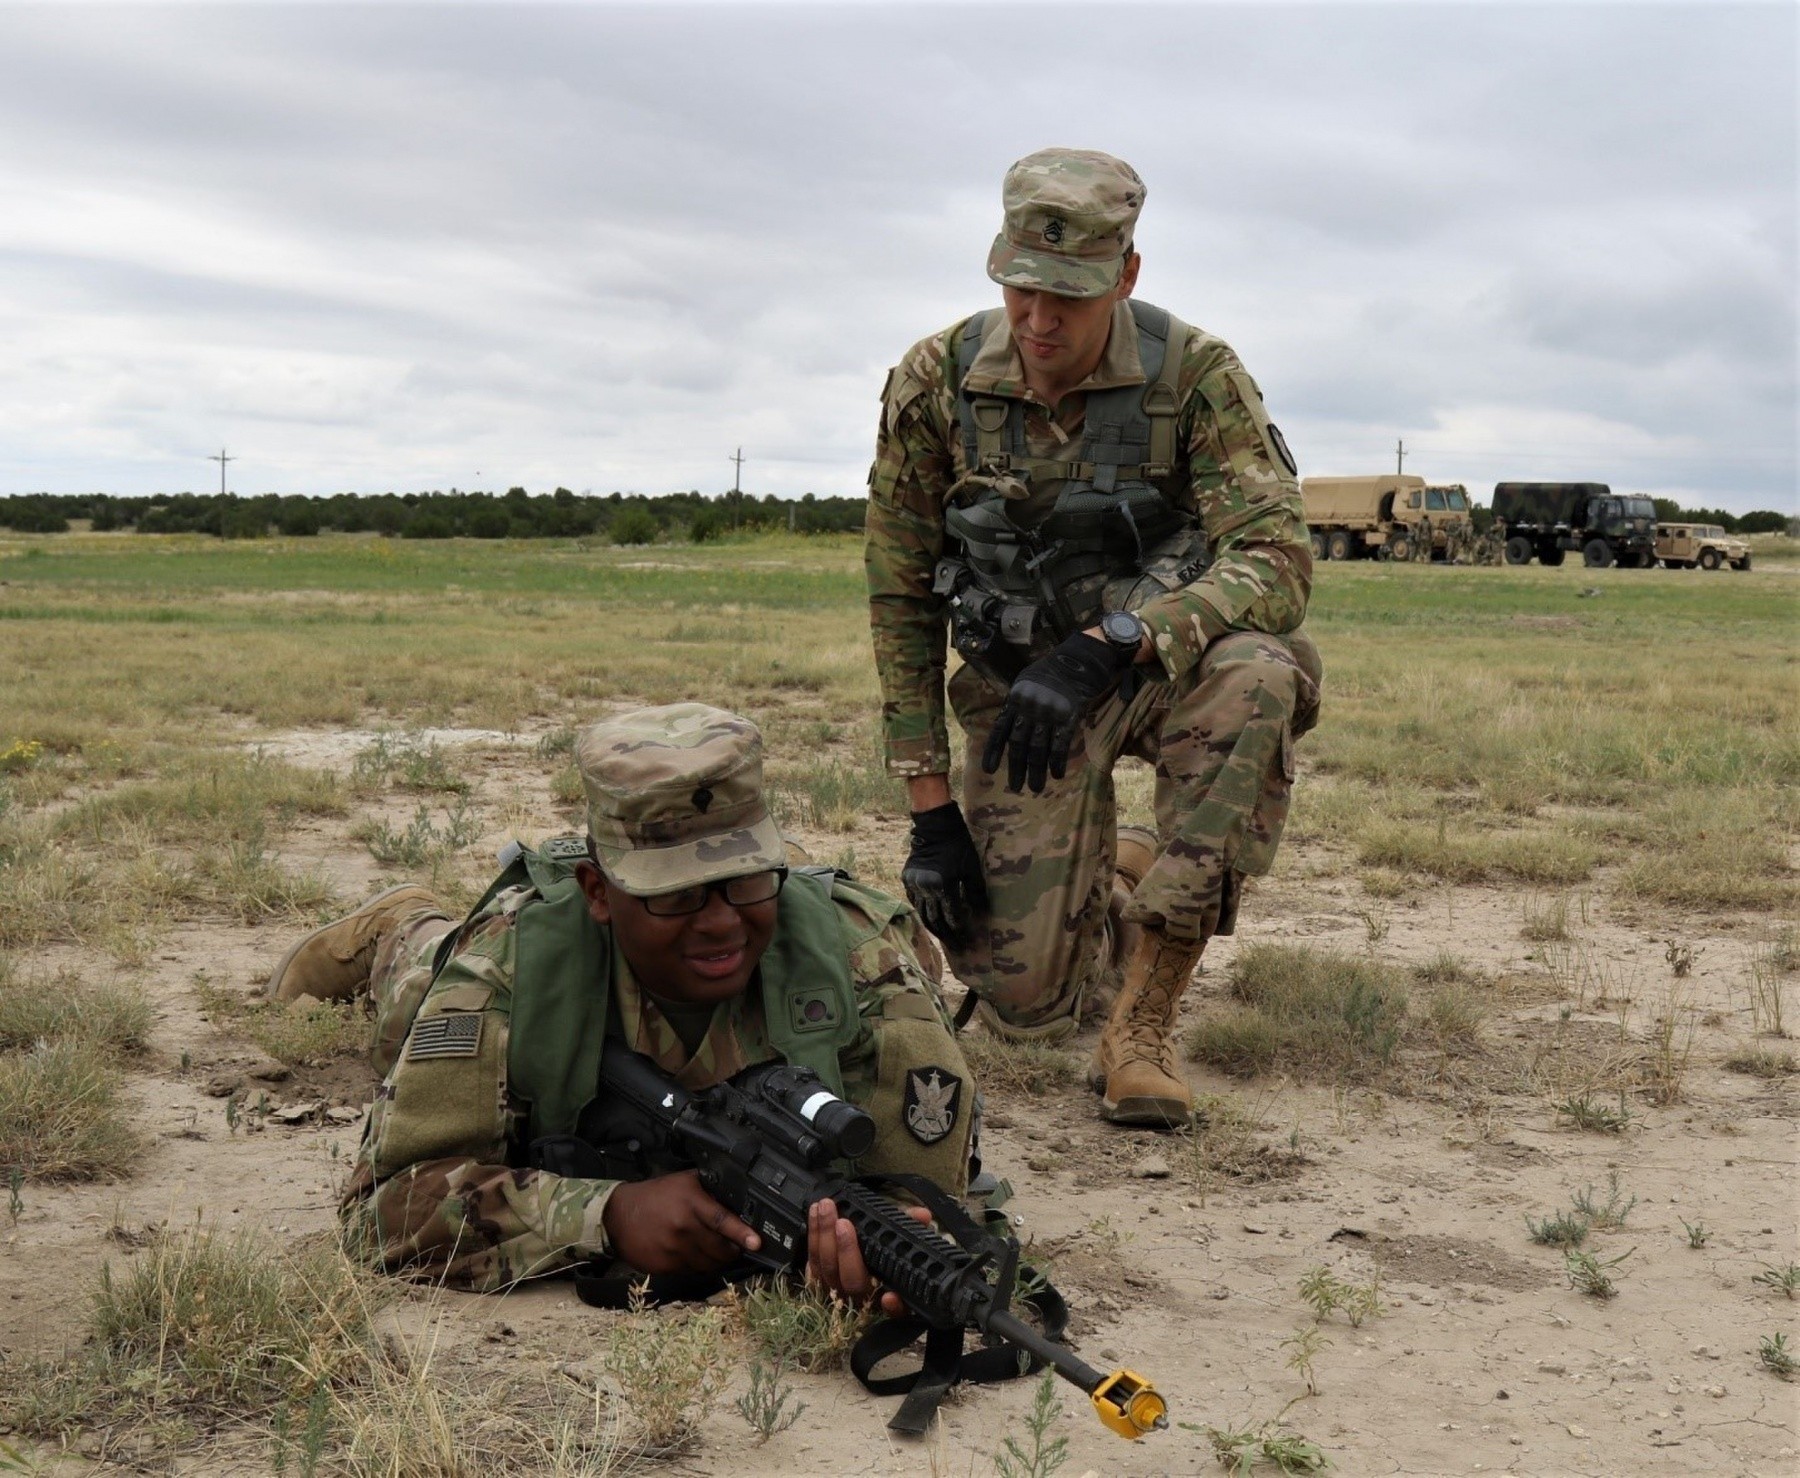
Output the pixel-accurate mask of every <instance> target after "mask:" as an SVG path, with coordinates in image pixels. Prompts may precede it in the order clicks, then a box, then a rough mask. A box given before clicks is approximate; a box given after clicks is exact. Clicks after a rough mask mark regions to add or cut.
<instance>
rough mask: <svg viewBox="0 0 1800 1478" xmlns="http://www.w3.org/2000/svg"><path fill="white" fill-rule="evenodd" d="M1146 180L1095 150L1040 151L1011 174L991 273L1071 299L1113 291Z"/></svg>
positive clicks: (998, 278) (1004, 280)
mask: <svg viewBox="0 0 1800 1478" xmlns="http://www.w3.org/2000/svg"><path fill="white" fill-rule="evenodd" d="M1144 193H1145V192H1144V182H1143V181H1142V180H1140V179H1139V178H1138V175H1137V171H1136V170H1135V169H1133V168H1132V167H1131V166H1130V165H1129V164H1127V163H1126V162H1125V161H1124V160H1123V159H1114V158H1113V157H1112V155H1110V154H1100V153H1096V152H1095V151H1094V150H1092V149H1040V150H1039V151H1038V152H1037V153H1035V154H1027V155H1026V156H1025V157H1024V158H1023V159H1021V160H1020V161H1019V162H1018V163H1017V164H1015V165H1014V166H1013V167H1012V168H1011V169H1009V170H1008V171H1007V172H1006V184H1005V186H1004V188H1003V189H1002V191H1001V196H1002V199H1003V200H1004V201H1005V204H1006V220H1005V223H1004V224H1003V225H1002V226H1001V228H1000V234H999V235H998V236H996V237H995V238H994V248H993V250H992V251H990V252H989V253H988V268H987V270H988V276H989V277H991V278H993V279H994V281H995V282H998V283H1001V284H1003V285H1004V286H1006V287H1026V288H1034V289H1036V290H1038V291H1040V292H1051V293H1056V294H1058V295H1059V296H1062V297H1065V298H1097V297H1100V296H1102V295H1103V294H1105V293H1108V292H1111V291H1112V289H1113V287H1114V286H1115V285H1116V284H1117V282H1118V280H1119V273H1120V272H1121V271H1123V270H1124V267H1125V250H1126V248H1127V247H1129V246H1130V245H1131V238H1132V233H1133V231H1134V230H1135V229H1136V227H1137V218H1138V212H1139V211H1140V210H1142V209H1143V208H1144Z"/></svg>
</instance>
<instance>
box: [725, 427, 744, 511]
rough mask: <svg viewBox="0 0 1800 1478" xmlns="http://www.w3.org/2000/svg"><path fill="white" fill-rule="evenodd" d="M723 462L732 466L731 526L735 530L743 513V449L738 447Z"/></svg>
mask: <svg viewBox="0 0 1800 1478" xmlns="http://www.w3.org/2000/svg"><path fill="white" fill-rule="evenodd" d="M725 460H726V461H727V462H730V463H733V464H734V465H733V467H732V472H731V526H732V528H733V529H735V528H736V527H737V526H738V519H739V517H740V516H741V515H742V513H743V511H744V489H743V486H742V484H743V480H744V449H743V448H742V447H739V448H738V449H737V454H736V455H735V456H730V457H727V458H726V459H725Z"/></svg>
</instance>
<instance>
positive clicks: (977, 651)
mask: <svg viewBox="0 0 1800 1478" xmlns="http://www.w3.org/2000/svg"><path fill="white" fill-rule="evenodd" d="M1127 301H1128V302H1129V304H1130V308H1131V315H1132V321H1133V323H1134V324H1135V326H1136V329H1137V338H1138V357H1139V359H1140V361H1141V362H1142V364H1143V368H1144V377H1145V383H1144V384H1142V385H1121V386H1115V387H1114V388H1112V389H1110V390H1094V391H1090V392H1088V395H1087V401H1086V407H1085V415H1084V422H1083V426H1082V433H1081V444H1080V447H1079V448H1078V450H1077V455H1076V457H1075V459H1074V460H1072V461H1071V460H1056V459H1052V458H1046V457H1036V456H1033V455H1032V454H1031V452H1030V449H1029V447H1028V446H1027V444H1026V439H1025V407H1024V404H1023V402H1021V401H1018V400H1007V399H1003V398H1001V397H999V396H994V395H986V394H983V393H981V392H979V391H975V390H971V389H970V388H969V386H968V384H967V380H968V375H969V371H970V369H971V368H972V367H973V365H974V362H975V358H976V355H977V354H978V353H979V352H980V349H981V342H982V339H983V337H984V336H985V334H986V333H987V331H988V329H989V328H990V326H991V325H992V324H993V322H994V318H993V310H989V311H987V312H982V313H977V314H976V315H975V316H974V317H973V318H971V319H970V320H969V321H968V323H967V324H966V325H965V326H964V328H963V332H962V334H961V336H960V338H959V339H958V341H957V345H956V354H955V359H954V370H953V374H954V380H955V384H956V386H957V395H956V402H955V403H956V422H957V427H958V431H959V434H960V436H961V440H962V448H963V465H964V466H965V467H966V468H967V469H968V470H967V471H966V472H965V474H964V475H963V477H962V478H961V479H959V481H958V482H957V484H956V486H954V487H953V488H952V489H951V490H950V495H949V506H948V507H947V508H946V510H945V514H944V527H945V531H946V532H947V533H948V534H949V536H950V539H951V541H952V544H951V547H950V548H949V550H948V552H947V553H946V554H945V556H944V558H942V559H941V560H940V561H939V562H938V565H937V568H936V571H935V572H934V577H933V582H932V589H933V591H934V593H936V594H937V595H939V596H941V597H943V598H944V599H945V601H946V602H947V604H948V605H949V608H950V635H951V641H952V643H953V644H954V645H955V647H956V649H957V651H958V652H960V653H961V654H962V657H963V660H964V661H966V662H968V663H970V664H971V665H972V666H974V667H976V668H977V669H978V670H980V671H982V672H984V673H986V674H987V675H988V676H990V677H992V678H994V679H996V680H998V681H1000V682H1003V683H1008V682H1011V680H1012V679H1013V678H1014V677H1016V676H1017V675H1018V673H1019V671H1020V669H1022V668H1023V667H1024V666H1025V665H1026V663H1028V662H1031V661H1033V660H1035V659H1036V658H1038V657H1041V656H1043V655H1044V654H1045V653H1046V652H1048V651H1049V650H1050V649H1051V648H1052V647H1054V646H1055V645H1056V644H1057V643H1058V642H1059V641H1061V640H1062V639H1063V638H1064V637H1066V636H1068V635H1070V634H1071V633H1072V632H1076V631H1081V630H1083V629H1085V628H1086V627H1089V626H1091V625H1093V624H1094V622H1095V621H1096V620H1098V619H1099V617H1100V616H1101V614H1102V613H1104V612H1106V611H1113V610H1135V609H1136V608H1137V607H1138V606H1140V605H1142V604H1143V603H1144V602H1145V601H1146V600H1149V599H1150V598H1151V597H1152V596H1155V595H1161V594H1163V593H1164V592H1165V591H1168V590H1171V589H1174V588H1176V587H1177V586H1179V585H1183V584H1186V583H1187V582H1188V581H1190V580H1192V579H1193V578H1194V577H1195V576H1197V575H1198V574H1200V573H1201V571H1203V570H1204V569H1205V568H1206V567H1207V565H1208V563H1209V560H1208V557H1207V550H1206V537H1205V535H1204V534H1203V533H1202V532H1201V531H1200V529H1199V527H1198V525H1197V522H1196V520H1195V518H1194V515H1193V514H1192V513H1190V512H1188V511H1186V510H1185V509H1183V508H1182V507H1181V506H1180V504H1179V502H1178V499H1179V498H1180V495H1181V494H1182V492H1183V491H1184V490H1185V489H1186V488H1187V486H1188V473H1187V467H1186V465H1185V461H1184V460H1183V458H1182V457H1181V449H1180V448H1179V447H1178V446H1177V443H1176V421H1177V418H1178V416H1179V414H1180V410H1181V406H1180V402H1179V400H1178V399H1177V396H1176V381H1177V378H1178V376H1179V374H1180V371H1181V359H1182V352H1183V349H1184V346H1185V345H1186V343H1187V340H1188V335H1189V333H1190V332H1191V330H1189V328H1188V327H1187V325H1186V324H1184V323H1182V322H1181V321H1180V320H1179V319H1177V318H1175V317H1174V316H1173V315H1172V314H1170V313H1168V312H1166V311H1165V310H1164V309H1161V308H1157V307H1153V306H1151V305H1150V304H1148V303H1140V302H1137V301H1136V300H1135V299H1129V300H1127ZM1146 576H1148V578H1146Z"/></svg>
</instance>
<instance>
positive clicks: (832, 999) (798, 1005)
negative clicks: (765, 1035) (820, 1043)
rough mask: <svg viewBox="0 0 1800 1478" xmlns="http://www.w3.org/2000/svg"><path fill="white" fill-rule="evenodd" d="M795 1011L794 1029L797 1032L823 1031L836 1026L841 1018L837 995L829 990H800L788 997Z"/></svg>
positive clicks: (793, 1011) (789, 1007)
mask: <svg viewBox="0 0 1800 1478" xmlns="http://www.w3.org/2000/svg"><path fill="white" fill-rule="evenodd" d="M788 1009H789V1010H790V1011H791V1012H792V1013H793V1029H794V1030H795V1031H797V1032H822V1031H826V1030H829V1029H830V1028H832V1027H834V1026H836V1025H837V1024H838V1021H839V1019H840V1013H839V1010H838V1002H837V995H836V993H835V992H833V991H829V990H812V991H805V992H798V993H796V994H794V995H793V996H791V997H789V999H788Z"/></svg>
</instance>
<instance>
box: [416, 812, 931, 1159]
mask: <svg viewBox="0 0 1800 1478" xmlns="http://www.w3.org/2000/svg"><path fill="white" fill-rule="evenodd" d="M586 855H587V850H586V845H585V843H584V842H583V841H582V840H581V839H580V838H578V837H553V838H551V839H550V840H549V841H548V842H546V843H545V844H544V846H543V847H542V848H541V849H540V850H538V851H531V850H528V849H525V848H521V849H520V851H519V853H518V855H517V856H516V857H515V858H513V859H512V861H511V862H510V863H509V865H508V866H507V868H506V869H505V871H503V872H502V873H501V875H500V876H499V877H498V878H497V879H495V881H494V882H493V884H492V885H491V886H490V887H489V888H488V890H487V893H486V894H485V895H484V896H483V898H482V901H481V902H480V903H478V904H477V905H476V909H475V911H476V912H479V911H480V909H481V908H482V907H484V906H485V905H486V903H487V902H488V900H490V899H492V898H494V897H495V896H497V895H498V894H499V893H501V892H503V891H505V890H506V889H508V888H513V887H517V886H519V885H521V884H525V883H529V884H530V885H531V886H532V887H533V888H534V889H535V891H536V896H535V897H534V898H531V899H529V900H528V901H527V902H526V903H525V904H524V905H523V906H522V907H521V908H520V909H519V912H518V918H517V921H516V923H515V925H514V928H515V929H516V931H517V933H516V935H515V940H514V942H515V949H516V955H515V961H516V971H515V975H514V979H513V991H512V1020H511V1033H510V1037H509V1040H508V1044H507V1054H506V1070H507V1078H508V1085H509V1088H510V1090H511V1092H512V1094H513V1095H514V1096H515V1097H517V1098H520V1099H523V1100H525V1101H526V1102H527V1103H528V1104H529V1105H530V1116H529V1119H528V1121H527V1123H526V1125H525V1126H524V1128H523V1138H524V1139H525V1140H526V1141H527V1142H530V1141H533V1140H537V1139H541V1138H543V1137H545V1136H547V1135H560V1134H576V1133H580V1132H582V1131H583V1130H585V1129H587V1128H589V1127H591V1125H590V1124H586V1123H584V1117H586V1118H588V1119H591V1118H592V1115H591V1114H590V1113H588V1111H589V1110H590V1108H591V1107H592V1106H593V1105H594V1100H595V1098H596V1094H597V1088H598V1083H599V1072H600V1051H601V1045H602V1042H603V1040H604V1037H605V1034H606V1028H607V1012H608V1008H609V1006H610V1004H611V997H612V939H611V936H610V931H608V930H606V929H604V928H602V927H601V926H600V925H599V924H596V923H595V922H594V920H593V916H592V915H591V914H589V913H588V909H587V899H586V898H585V897H584V896H583V894H582V891H581V885H580V883H579V882H578V881H577V880H576V877H575V868H574V864H575V862H576V861H577V860H579V859H580V858H583V857H585V856H586ZM839 893H842V894H844V895H845V896H846V897H848V898H849V899H850V900H851V901H852V902H854V903H855V904H856V905H857V907H858V908H859V909H861V910H862V911H863V912H864V913H865V914H867V915H868V916H869V917H870V918H871V919H872V921H873V922H872V923H871V925H870V928H869V931H868V933H869V934H870V935H872V934H873V933H875V932H878V931H879V930H880V929H881V928H882V927H883V926H884V925H885V924H886V923H887V922H889V919H890V917H891V916H892V915H893V914H894V913H897V912H898V911H899V910H900V909H902V908H904V907H905V905H903V904H900V903H897V902H894V901H892V900H888V899H886V897H885V895H880V894H876V893H874V892H873V890H871V889H867V888H864V887H863V886H861V885H860V884H858V883H855V882H854V881H852V880H850V879H847V878H838V877H836V876H835V875H834V874H832V872H831V870H830V869H814V868H808V869H796V870H795V871H794V872H792V873H790V874H789V876H788V880H787V883H786V885H785V886H784V887H783V888H782V890H781V897H780V907H779V909H778V911H777V913H776V921H775V933H774V937H773V938H772V939H771V940H770V942H769V948H768V950H767V951H766V952H765V953H764V955H763V957H762V959H761V960H760V961H759V962H758V964H757V977H758V979H759V981H760V983H761V991H762V1006H763V1019H764V1024H765V1030H766V1032H767V1034H768V1040H769V1045H770V1047H772V1048H773V1049H774V1050H775V1051H776V1052H777V1053H778V1054H779V1055H780V1056H781V1057H783V1058H784V1059H786V1060H787V1061H788V1062H792V1063H797V1064H799V1065H800V1066H803V1067H809V1068H811V1069H812V1070H813V1071H814V1072H816V1073H817V1074H818V1075H819V1077H820V1078H821V1079H823V1080H824V1082H825V1085H826V1086H827V1087H828V1088H830V1089H831V1090H832V1091H833V1092H834V1093H842V1091H843V1075H842V1073H841V1071H840V1070H839V1067H838V1053H839V1052H840V1050H842V1049H843V1048H844V1047H846V1046H848V1045H849V1044H850V1043H851V1042H852V1041H854V1040H855V1037H856V1033H857V1030H858V1027H859V1018H858V1015H857V1004H856V987H855V982H854V981H853V980H852V978H851V974H850V960H849V956H850V952H851V950H853V949H854V948H856V947H857V946H858V945H860V944H861V943H862V942H863V940H864V937H865V936H863V935H855V934H853V933H852V931H851V929H850V927H849V924H850V921H849V919H848V918H847V917H846V915H845V913H844V911H843V910H842V909H840V908H839V907H838V906H837V904H836V903H835V902H834V901H833V899H834V896H835V895H837V894H839ZM883 903H886V904H888V907H887V909H886V910H885V911H884V910H883V908H882V907H881V905H882V904H883ZM471 917H473V914H471ZM447 957H448V948H447V946H446V947H444V948H443V951H442V953H441V954H440V956H439V967H440V968H441V966H442V962H443V960H444V959H445V958H447Z"/></svg>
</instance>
